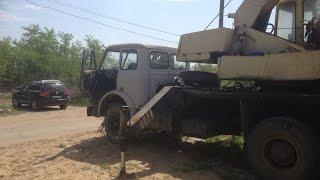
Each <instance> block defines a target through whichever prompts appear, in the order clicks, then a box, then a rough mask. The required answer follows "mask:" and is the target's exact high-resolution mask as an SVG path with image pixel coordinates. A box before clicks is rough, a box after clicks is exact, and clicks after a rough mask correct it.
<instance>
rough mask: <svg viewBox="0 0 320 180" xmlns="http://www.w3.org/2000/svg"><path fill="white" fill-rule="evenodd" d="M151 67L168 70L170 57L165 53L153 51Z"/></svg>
mask: <svg viewBox="0 0 320 180" xmlns="http://www.w3.org/2000/svg"><path fill="white" fill-rule="evenodd" d="M150 66H151V68H152V69H168V68H169V55H168V53H165V52H158V51H153V52H151V53H150Z"/></svg>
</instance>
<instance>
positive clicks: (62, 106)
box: [59, 104, 68, 110]
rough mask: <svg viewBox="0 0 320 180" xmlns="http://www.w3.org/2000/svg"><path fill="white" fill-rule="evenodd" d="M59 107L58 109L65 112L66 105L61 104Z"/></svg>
mask: <svg viewBox="0 0 320 180" xmlns="http://www.w3.org/2000/svg"><path fill="white" fill-rule="evenodd" d="M59 107H60V109H63V110H66V109H67V107H68V104H62V105H60V106H59Z"/></svg>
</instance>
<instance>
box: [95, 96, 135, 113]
mask: <svg viewBox="0 0 320 180" xmlns="http://www.w3.org/2000/svg"><path fill="white" fill-rule="evenodd" d="M111 102H112V103H113V102H119V103H123V104H125V105H126V106H129V107H130V114H131V116H132V115H133V114H134V113H135V112H136V109H137V108H136V106H135V104H134V102H133V101H132V99H131V98H130V97H129V96H128V95H127V94H125V93H123V92H122V91H119V90H113V91H110V92H107V93H106V94H105V95H104V96H103V97H102V98H101V100H100V101H99V103H98V115H99V116H103V115H104V113H105V111H104V110H105V109H106V108H107V107H108V103H111Z"/></svg>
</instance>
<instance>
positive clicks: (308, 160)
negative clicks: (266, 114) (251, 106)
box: [247, 117, 317, 180]
mask: <svg viewBox="0 0 320 180" xmlns="http://www.w3.org/2000/svg"><path fill="white" fill-rule="evenodd" d="M315 137H316V136H315V135H314V134H313V133H312V129H310V128H309V127H307V126H306V125H305V124H303V123H301V122H299V121H296V120H294V119H291V118H286V117H276V118H270V119H267V120H264V121H262V122H260V123H259V124H258V125H257V126H256V127H255V129H254V130H253V131H251V133H250V134H249V137H248V142H247V143H248V144H247V153H248V159H249V162H250V164H251V166H252V168H253V169H255V170H256V172H257V174H258V175H259V176H261V177H262V178H266V179H281V180H284V179H288V180H289V179H290V180H295V179H297V180H298V179H306V178H307V179H308V177H309V176H311V174H313V172H314V169H315V168H316V161H317V159H316V153H317V148H315V147H316V141H315Z"/></svg>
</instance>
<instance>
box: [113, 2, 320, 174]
mask: <svg viewBox="0 0 320 180" xmlns="http://www.w3.org/2000/svg"><path fill="white" fill-rule="evenodd" d="M273 10H274V12H275V22H274V23H270V17H271V13H272V11H273ZM319 11H320V0H244V1H243V3H242V4H241V5H240V7H239V8H238V10H237V12H236V13H235V14H234V28H232V29H230V28H218V29H211V30H206V31H200V32H194V33H189V34H184V35H182V36H181V38H180V42H179V46H178V50H177V51H178V52H177V58H178V59H179V60H181V61H184V62H195V63H212V64H216V65H217V72H216V73H204V72H196V71H184V72H181V73H180V74H179V75H178V76H177V77H176V78H175V79H174V84H175V86H165V87H164V88H163V89H162V90H161V91H159V93H157V94H156V95H155V96H154V97H153V98H151V99H150V100H149V101H148V102H146V103H145V104H144V106H141V107H140V108H135V109H131V118H130V120H129V121H128V122H127V125H128V127H130V128H129V130H128V131H145V130H156V131H164V132H167V133H173V134H181V135H185V136H193V137H200V138H206V137H211V136H214V135H221V134H224V135H239V134H242V135H243V137H244V140H245V145H244V149H245V151H246V153H247V157H248V161H249V162H250V164H251V165H252V168H253V169H254V170H255V171H256V172H257V174H258V175H259V176H261V177H264V178H267V179H271V178H273V179H309V178H310V177H311V176H313V175H314V174H316V170H317V169H318V166H319V157H318V154H319V146H318V143H317V141H318V138H319V132H320V131H319V130H320V123H319V120H320V111H319V107H320V50H319V49H320V23H319ZM129 106H130V105H129ZM107 133H108V132H107Z"/></svg>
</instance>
